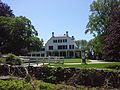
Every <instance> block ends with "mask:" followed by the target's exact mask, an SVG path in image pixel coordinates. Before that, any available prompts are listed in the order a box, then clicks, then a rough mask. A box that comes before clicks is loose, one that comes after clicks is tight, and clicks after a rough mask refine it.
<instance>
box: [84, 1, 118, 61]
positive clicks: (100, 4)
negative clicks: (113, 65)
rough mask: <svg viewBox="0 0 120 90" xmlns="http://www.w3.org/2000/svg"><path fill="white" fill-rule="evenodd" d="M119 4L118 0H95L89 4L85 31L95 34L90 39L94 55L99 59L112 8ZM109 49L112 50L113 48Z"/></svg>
mask: <svg viewBox="0 0 120 90" xmlns="http://www.w3.org/2000/svg"><path fill="white" fill-rule="evenodd" d="M119 5H120V0H95V1H93V3H92V4H91V5H90V11H91V15H90V16H89V22H88V24H87V26H86V28H87V30H86V31H85V33H88V32H90V33H91V34H93V36H95V38H94V39H93V40H92V42H93V44H92V45H93V46H92V47H93V49H94V52H95V56H99V59H103V56H102V55H103V54H105V53H103V50H104V49H103V44H104V42H103V41H104V40H103V37H104V36H105V35H106V30H107V29H108V27H109V23H110V22H111V18H112V16H113V15H114V13H113V12H114V8H115V7H119ZM112 23H114V22H112ZM112 37H114V36H112ZM111 40H112V39H111ZM110 42H111V41H110ZM112 45H113V44H112ZM111 49H113V50H114V48H111ZM106 53H107V52H106ZM111 55H112V54H111ZM106 56H107V55H106ZM108 57H109V56H107V58H108ZM104 58H105V57H104Z"/></svg>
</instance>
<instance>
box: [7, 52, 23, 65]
mask: <svg viewBox="0 0 120 90" xmlns="http://www.w3.org/2000/svg"><path fill="white" fill-rule="evenodd" d="M6 63H7V64H10V65H21V64H22V60H21V59H20V58H19V57H17V56H16V55H14V54H8V56H7V57H6Z"/></svg>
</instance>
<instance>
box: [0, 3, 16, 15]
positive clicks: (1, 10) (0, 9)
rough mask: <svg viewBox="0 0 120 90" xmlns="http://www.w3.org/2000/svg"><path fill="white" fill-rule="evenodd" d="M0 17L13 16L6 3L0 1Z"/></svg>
mask: <svg viewBox="0 0 120 90" xmlns="http://www.w3.org/2000/svg"><path fill="white" fill-rule="evenodd" d="M0 16H6V17H8V16H14V14H13V11H12V10H11V9H10V6H8V5H7V4H6V3H3V2H2V1H0Z"/></svg>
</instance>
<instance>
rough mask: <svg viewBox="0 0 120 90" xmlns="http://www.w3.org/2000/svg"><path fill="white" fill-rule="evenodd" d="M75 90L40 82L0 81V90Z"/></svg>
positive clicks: (69, 87) (70, 87)
mask: <svg viewBox="0 0 120 90" xmlns="http://www.w3.org/2000/svg"><path fill="white" fill-rule="evenodd" d="M64 89H65V90H76V89H75V88H74V87H72V86H66V85H60V84H57V85H55V84H50V83H45V82H41V81H37V80H35V81H32V82H29V83H27V82H25V81H24V80H6V81H4V80H0V90H64Z"/></svg>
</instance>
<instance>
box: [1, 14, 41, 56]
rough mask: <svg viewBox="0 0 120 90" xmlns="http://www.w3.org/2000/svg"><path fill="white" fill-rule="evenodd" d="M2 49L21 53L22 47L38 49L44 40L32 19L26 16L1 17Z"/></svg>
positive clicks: (7, 51) (5, 51) (6, 51)
mask: <svg viewBox="0 0 120 90" xmlns="http://www.w3.org/2000/svg"><path fill="white" fill-rule="evenodd" d="M0 21H1V22H0V51H1V52H2V53H10V52H11V53H15V54H20V53H21V49H22V50H23V49H26V50H28V51H33V50H38V49H40V47H41V46H42V42H41V41H40V39H39V38H38V37H37V35H38V33H37V31H36V30H35V28H34V26H33V25H32V24H31V21H30V20H29V19H27V18H26V17H23V16H20V17H2V16H1V17H0Z"/></svg>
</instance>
